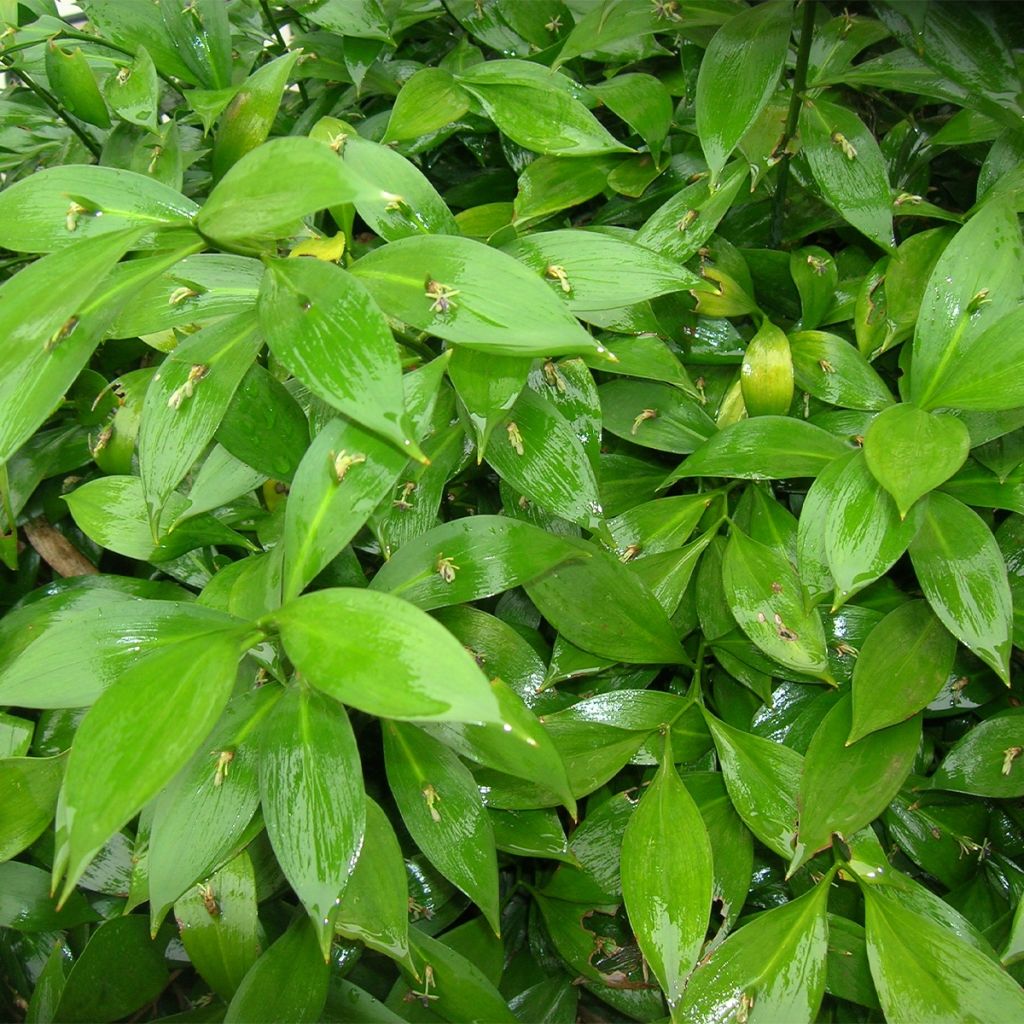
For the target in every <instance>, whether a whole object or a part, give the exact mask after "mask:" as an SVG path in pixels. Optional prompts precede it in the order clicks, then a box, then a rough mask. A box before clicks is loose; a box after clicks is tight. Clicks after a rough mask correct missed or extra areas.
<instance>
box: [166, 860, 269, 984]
mask: <svg viewBox="0 0 1024 1024" xmlns="http://www.w3.org/2000/svg"><path fill="white" fill-rule="evenodd" d="M174 916H175V918H176V920H177V922H178V929H179V931H180V934H181V943H182V945H183V946H184V947H185V951H186V952H187V953H188V956H189V959H190V960H191V961H192V963H193V964H194V965H195V968H196V970H197V971H198V972H199V973H200V974H201V975H202V976H203V978H204V980H205V981H206V982H207V983H208V984H209V985H210V987H211V988H212V989H213V990H214V992H216V993H217V995H219V996H220V997H221V998H222V999H227V1000H230V999H231V997H232V996H233V995H234V994H235V992H236V991H237V990H238V986H239V985H240V984H241V982H242V979H243V978H244V977H245V975H246V973H247V972H248V970H249V968H250V967H252V965H253V964H254V963H255V962H256V960H257V959H258V957H259V955H260V952H261V949H260V939H259V919H258V917H257V915H256V880H255V876H254V875H253V868H252V861H251V860H250V858H249V855H248V854H247V853H245V852H244V851H243V852H242V853H240V854H239V855H238V856H237V857H235V858H234V859H233V860H230V861H228V863H227V864H225V865H224V867H222V868H221V869H220V870H219V871H217V872H215V873H214V874H213V875H211V876H210V877H209V879H207V880H206V881H205V882H203V883H202V884H201V885H200V886H198V887H196V888H194V889H191V890H189V891H188V892H187V893H185V895H184V896H183V897H182V898H181V899H179V900H178V901H177V902H176V903H175V904H174Z"/></svg>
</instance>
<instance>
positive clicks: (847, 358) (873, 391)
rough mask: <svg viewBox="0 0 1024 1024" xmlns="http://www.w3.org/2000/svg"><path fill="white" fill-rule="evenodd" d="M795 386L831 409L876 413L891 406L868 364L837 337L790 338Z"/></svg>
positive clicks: (807, 334) (825, 334)
mask: <svg viewBox="0 0 1024 1024" xmlns="http://www.w3.org/2000/svg"><path fill="white" fill-rule="evenodd" d="M789 347H790V351H791V352H792V355H793V372H794V374H795V376H796V385H797V387H798V388H800V389H801V390H803V391H806V392H808V394H811V395H813V396H814V397H815V398H818V399H820V400H821V401H823V402H828V403H829V404H830V405H838V406H841V407H842V408H844V409H868V410H871V411H875V410H878V409H884V408H886V407H887V406H889V405H892V395H891V394H890V393H889V389H888V388H887V387H886V386H885V382H884V381H883V380H882V378H881V377H879V375H878V373H877V372H876V371H875V370H874V368H873V367H872V366H871V365H870V364H869V363H868V361H867V360H866V359H865V358H864V357H863V356H862V355H861V354H860V353H859V352H858V351H857V349H856V348H855V347H854V346H853V345H851V344H850V343H849V342H848V341H844V340H843V339H842V338H840V337H839V336H838V335H837V334H829V333H828V332H827V331H798V332H797V333H796V334H791V335H790V336H789Z"/></svg>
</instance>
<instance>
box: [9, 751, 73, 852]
mask: <svg viewBox="0 0 1024 1024" xmlns="http://www.w3.org/2000/svg"><path fill="white" fill-rule="evenodd" d="M63 777H64V757H63V755H62V756H59V757H4V758H0V799H2V801H3V806H4V818H3V823H2V824H0V861H5V860H10V859H11V857H13V856H14V855H15V854H18V853H21V851H22V850H24V849H25V848H26V847H27V846H30V845H31V844H32V843H34V842H35V841H36V839H38V838H39V836H40V835H41V834H42V832H43V829H45V828H46V826H47V825H49V824H50V822H51V821H52V820H53V813H54V811H55V810H56V808H57V793H58V792H59V791H60V784H61V780H62V779H63Z"/></svg>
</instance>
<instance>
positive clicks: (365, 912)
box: [334, 797, 410, 963]
mask: <svg viewBox="0 0 1024 1024" xmlns="http://www.w3.org/2000/svg"><path fill="white" fill-rule="evenodd" d="M334 927H335V929H336V930H337V931H338V932H339V933H340V934H341V935H344V936H345V938H347V939H353V940H355V941H358V942H363V943H365V944H366V945H367V946H368V947H369V948H370V949H375V950H377V952H378V953H383V954H384V955H385V956H389V957H391V958H392V959H393V960H398V961H402V962H405V963H408V962H410V961H409V891H408V886H407V884H406V880H405V862H404V861H403V860H402V848H401V846H399V845H398V837H397V836H396V835H395V830H394V829H393V828H392V827H391V822H390V821H389V820H388V817H387V815H386V814H385V813H384V812H383V811H382V810H381V809H380V806H379V805H378V804H376V803H375V802H374V801H373V800H371V799H370V798H369V797H367V798H366V831H365V833H364V834H363V844H362V847H361V849H360V851H359V859H358V860H357V861H356V863H355V867H353V868H352V872H351V874H350V875H349V879H348V885H346V886H345V891H344V892H343V893H342V894H341V906H340V907H339V908H338V912H337V914H336V916H335V921H334Z"/></svg>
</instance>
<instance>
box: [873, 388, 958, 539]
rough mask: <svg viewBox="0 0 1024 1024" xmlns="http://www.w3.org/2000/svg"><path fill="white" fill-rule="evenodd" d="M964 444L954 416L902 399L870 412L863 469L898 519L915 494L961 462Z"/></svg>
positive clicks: (939, 480) (947, 475) (929, 487)
mask: <svg viewBox="0 0 1024 1024" xmlns="http://www.w3.org/2000/svg"><path fill="white" fill-rule="evenodd" d="M969 448H970V438H969V437H968V433H967V428H966V427H965V426H964V425H963V423H962V422H961V421H960V420H958V419H957V418H956V417H954V416H936V415H934V414H933V413H928V412H923V411H922V410H920V409H917V408H915V407H914V406H912V405H905V404H902V403H901V404H900V405H894V406H892V407H891V408H889V409H886V410H884V411H883V412H882V413H880V414H879V415H878V416H876V417H875V418H874V419H873V420H872V421H871V426H870V427H869V428H868V432H867V433H866V434H865V435H864V457H865V459H866V460H867V464H868V468H869V469H870V470H871V472H872V474H873V475H874V477H875V479H876V480H877V481H878V482H879V483H880V484H881V485H882V486H883V487H884V488H885V489H886V490H887V491H888V492H889V493H890V494H891V495H892V496H893V498H894V499H895V501H896V507H897V508H898V510H899V513H900V517H901V518H904V519H905V518H906V515H907V513H908V512H909V511H910V507H911V506H912V505H913V504H914V502H915V501H917V499H918V498H920V497H921V496H922V495H924V494H927V493H928V492H929V491H931V490H933V489H934V488H936V487H938V486H939V484H941V483H943V482H944V481H946V480H948V479H949V478H950V477H951V476H952V475H953V474H954V473H955V472H956V471H957V470H958V469H959V468H960V467H961V466H962V465H963V464H964V460H965V459H966V458H967V452H968V449H969Z"/></svg>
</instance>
